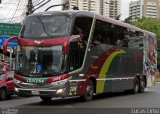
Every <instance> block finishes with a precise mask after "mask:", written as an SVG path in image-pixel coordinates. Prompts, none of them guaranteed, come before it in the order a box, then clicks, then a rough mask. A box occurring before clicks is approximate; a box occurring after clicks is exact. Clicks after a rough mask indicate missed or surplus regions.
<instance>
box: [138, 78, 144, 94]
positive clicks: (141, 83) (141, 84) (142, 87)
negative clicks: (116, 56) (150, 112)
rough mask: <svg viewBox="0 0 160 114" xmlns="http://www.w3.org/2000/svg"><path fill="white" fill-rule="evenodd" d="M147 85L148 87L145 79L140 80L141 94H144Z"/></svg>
mask: <svg viewBox="0 0 160 114" xmlns="http://www.w3.org/2000/svg"><path fill="white" fill-rule="evenodd" d="M145 85H146V82H145V79H144V77H141V79H140V87H139V92H140V93H143V92H144V90H145Z"/></svg>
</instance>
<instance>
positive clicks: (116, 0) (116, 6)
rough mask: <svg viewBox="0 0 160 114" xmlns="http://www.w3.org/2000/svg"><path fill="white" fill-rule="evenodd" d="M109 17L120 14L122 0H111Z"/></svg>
mask: <svg viewBox="0 0 160 114" xmlns="http://www.w3.org/2000/svg"><path fill="white" fill-rule="evenodd" d="M109 5H110V9H109V17H111V18H116V17H118V16H119V15H120V10H121V1H120V0H110V4H109Z"/></svg>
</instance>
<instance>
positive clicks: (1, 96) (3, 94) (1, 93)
mask: <svg viewBox="0 0 160 114" xmlns="http://www.w3.org/2000/svg"><path fill="white" fill-rule="evenodd" d="M6 98H7V91H6V89H5V88H0V100H2V101H3V100H6Z"/></svg>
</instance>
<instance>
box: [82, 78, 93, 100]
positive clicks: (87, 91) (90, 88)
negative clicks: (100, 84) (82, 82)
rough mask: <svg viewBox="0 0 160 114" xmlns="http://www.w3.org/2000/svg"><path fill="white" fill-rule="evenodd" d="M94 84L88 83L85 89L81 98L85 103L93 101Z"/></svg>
mask: <svg viewBox="0 0 160 114" xmlns="http://www.w3.org/2000/svg"><path fill="white" fill-rule="evenodd" d="M94 89H95V88H94V84H93V82H92V80H89V81H88V84H87V87H86V89H85V92H84V95H83V96H80V98H81V99H82V100H83V101H90V100H92V99H93V93H94Z"/></svg>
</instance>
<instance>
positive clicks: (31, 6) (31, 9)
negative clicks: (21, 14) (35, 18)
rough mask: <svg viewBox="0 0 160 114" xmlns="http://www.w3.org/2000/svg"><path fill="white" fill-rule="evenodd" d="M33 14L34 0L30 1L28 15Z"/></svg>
mask: <svg viewBox="0 0 160 114" xmlns="http://www.w3.org/2000/svg"><path fill="white" fill-rule="evenodd" d="M32 13H33V3H32V0H28V5H27V12H26V15H27V16H28V15H31V14H32Z"/></svg>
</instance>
